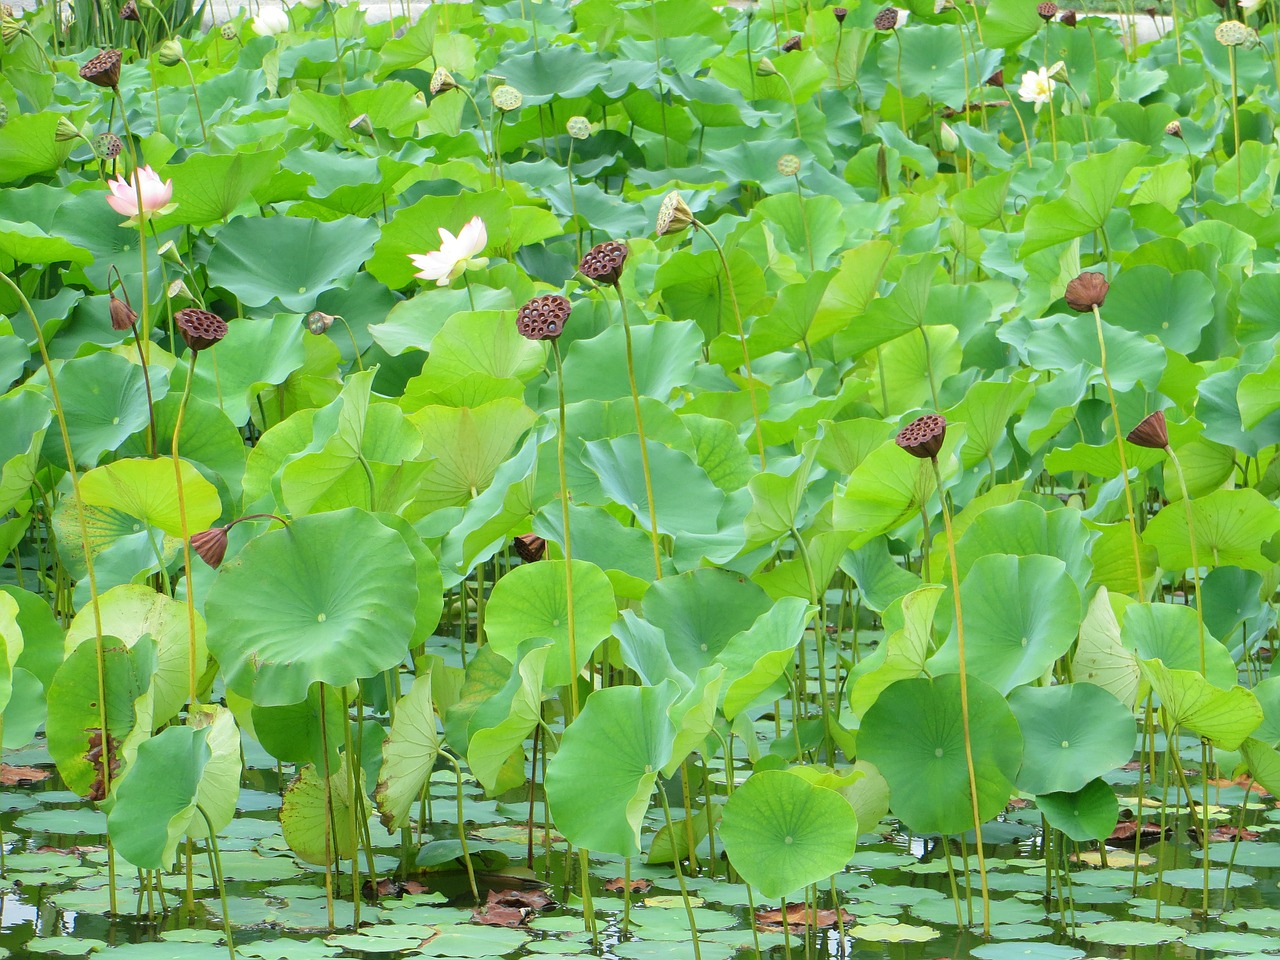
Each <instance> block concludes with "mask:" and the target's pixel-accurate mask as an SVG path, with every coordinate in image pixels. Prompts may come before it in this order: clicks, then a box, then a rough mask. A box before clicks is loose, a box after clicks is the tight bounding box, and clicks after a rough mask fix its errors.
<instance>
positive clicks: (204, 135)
mask: <svg viewBox="0 0 1280 960" xmlns="http://www.w3.org/2000/svg"><path fill="white" fill-rule="evenodd" d="M335 39H336V37H335ZM182 65H183V66H184V67H186V68H187V80H188V81H190V83H191V99H192V100H194V101H195V102H196V116H197V117H199V118H200V142H201V143H202V144H204V143H208V142H209V131H208V130H206V129H205V125H204V109H203V108H202V107H201V106H200V93H199V91H198V90H196V75H195V74H194V73H192V72H191V64H189V63H188V62H187V58H186V57H183V58H182Z"/></svg>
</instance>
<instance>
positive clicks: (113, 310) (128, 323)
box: [107, 293, 138, 332]
mask: <svg viewBox="0 0 1280 960" xmlns="http://www.w3.org/2000/svg"><path fill="white" fill-rule="evenodd" d="M107 313H108V314H109V315H110V317H111V329H112V330H115V331H117V332H123V331H125V330H129V329H131V328H132V327H133V324H134V321H136V320H137V319H138V315H137V313H135V312H134V310H133V308H132V307H131V306H129V305H128V304H127V303H125V302H124V301H123V300H121V299H120V298H119V297H117V296H116V295H115V294H114V293H113V294H112V295H111V299H110V301H108V303H107Z"/></svg>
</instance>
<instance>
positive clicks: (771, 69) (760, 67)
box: [756, 57, 778, 77]
mask: <svg viewBox="0 0 1280 960" xmlns="http://www.w3.org/2000/svg"><path fill="white" fill-rule="evenodd" d="M777 75H778V68H777V67H775V66H774V65H773V61H772V60H770V59H769V58H768V57H761V58H760V59H759V60H757V61H756V76H757V77H776V76H777Z"/></svg>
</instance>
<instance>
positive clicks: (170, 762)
mask: <svg viewBox="0 0 1280 960" xmlns="http://www.w3.org/2000/svg"><path fill="white" fill-rule="evenodd" d="M207 737H208V734H207V731H205V730H197V729H196V728H194V727H185V726H174V727H169V728H167V729H166V730H164V731H162V732H161V733H159V734H157V735H156V736H154V737H152V738H150V739H149V740H147V741H146V742H145V743H143V744H141V745H140V746H139V747H138V755H137V758H136V759H135V760H134V762H133V763H132V764H130V766H129V769H128V772H126V773H125V775H124V779H122V780H121V781H120V786H119V787H118V788H117V790H116V794H115V805H114V806H113V807H112V808H111V813H110V815H109V816H108V817H107V829H108V831H109V832H110V834H111V839H112V840H113V841H114V842H115V846H116V850H117V852H119V854H120V855H121V856H123V857H124V858H125V859H126V860H128V861H129V862H130V863H131V864H133V865H134V866H135V867H142V868H143V869H146V870H168V869H169V868H170V867H171V866H173V860H174V857H175V856H176V854H177V848H178V841H179V840H180V839H181V838H182V837H183V836H184V835H185V834H186V832H187V827H188V826H189V825H190V824H191V820H192V818H193V817H195V818H199V817H200V814H199V812H198V811H197V810H196V791H197V789H198V787H199V785H200V777H201V774H203V773H204V769H205V766H206V764H208V763H209V760H210V758H211V757H212V751H211V750H210V748H209V744H208V742H207Z"/></svg>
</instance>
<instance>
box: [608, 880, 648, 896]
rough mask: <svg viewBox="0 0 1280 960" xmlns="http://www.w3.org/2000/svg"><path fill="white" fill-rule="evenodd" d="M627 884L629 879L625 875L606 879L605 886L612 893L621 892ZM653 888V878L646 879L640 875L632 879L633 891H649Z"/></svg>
mask: <svg viewBox="0 0 1280 960" xmlns="http://www.w3.org/2000/svg"><path fill="white" fill-rule="evenodd" d="M626 886H627V881H626V878H625V877H614V878H613V879H612V880H606V881H605V883H604V888H605V889H606V890H608V891H609V892H610V893H621V892H622V891H623V890H624V889H625V888H626ZM652 889H653V881H652V880H645V879H644V878H643V877H639V878H637V879H635V880H632V881H631V892H632V893H648V892H649V891H650V890H652Z"/></svg>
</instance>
